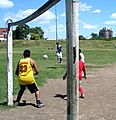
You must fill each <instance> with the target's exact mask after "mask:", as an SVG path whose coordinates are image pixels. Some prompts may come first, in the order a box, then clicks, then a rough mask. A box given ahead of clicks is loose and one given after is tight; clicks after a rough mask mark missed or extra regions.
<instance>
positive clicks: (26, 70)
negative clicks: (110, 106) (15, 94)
mask: <svg viewBox="0 0 116 120" xmlns="http://www.w3.org/2000/svg"><path fill="white" fill-rule="evenodd" d="M30 60H31V58H24V59H21V60H20V61H19V74H18V81H19V84H21V85H28V84H32V83H34V82H35V79H34V73H33V68H32V66H31V63H30Z"/></svg>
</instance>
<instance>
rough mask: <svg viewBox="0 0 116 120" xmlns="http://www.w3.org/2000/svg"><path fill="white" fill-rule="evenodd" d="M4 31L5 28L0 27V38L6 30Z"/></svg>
mask: <svg viewBox="0 0 116 120" xmlns="http://www.w3.org/2000/svg"><path fill="white" fill-rule="evenodd" d="M6 31H7V28H0V38H3V37H4V34H3V32H6Z"/></svg>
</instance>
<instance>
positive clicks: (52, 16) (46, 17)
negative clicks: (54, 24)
mask: <svg viewBox="0 0 116 120" xmlns="http://www.w3.org/2000/svg"><path fill="white" fill-rule="evenodd" d="M39 19H41V20H53V19H55V14H53V13H52V12H51V11H49V10H48V11H46V12H45V13H43V14H42V15H41V16H40V17H39Z"/></svg>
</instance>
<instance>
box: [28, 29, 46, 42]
mask: <svg viewBox="0 0 116 120" xmlns="http://www.w3.org/2000/svg"><path fill="white" fill-rule="evenodd" d="M30 33H31V39H34V40H37V39H43V38H44V37H43V36H44V31H43V30H42V29H41V27H35V28H30Z"/></svg>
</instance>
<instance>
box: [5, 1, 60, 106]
mask: <svg viewBox="0 0 116 120" xmlns="http://www.w3.org/2000/svg"><path fill="white" fill-rule="evenodd" d="M59 1H60V0H48V2H46V3H45V4H44V5H43V6H41V7H40V8H39V9H38V10H37V11H35V12H34V13H32V14H31V15H29V16H28V17H26V18H24V19H22V20H20V21H17V22H13V21H12V20H11V19H8V20H7V22H6V23H7V25H8V32H7V104H8V105H9V106H12V105H13V67H12V57H13V56H12V39H13V37H12V27H13V26H16V25H20V24H23V23H27V22H30V21H32V20H33V19H35V18H37V17H38V16H40V15H41V14H43V13H44V12H46V11H47V10H48V9H50V8H51V7H52V6H54V5H55V4H57V3H58V2H59Z"/></svg>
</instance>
